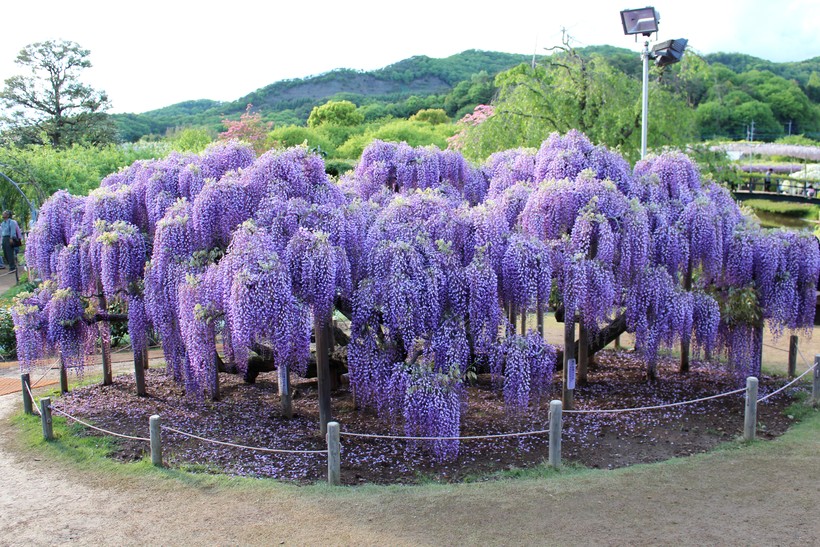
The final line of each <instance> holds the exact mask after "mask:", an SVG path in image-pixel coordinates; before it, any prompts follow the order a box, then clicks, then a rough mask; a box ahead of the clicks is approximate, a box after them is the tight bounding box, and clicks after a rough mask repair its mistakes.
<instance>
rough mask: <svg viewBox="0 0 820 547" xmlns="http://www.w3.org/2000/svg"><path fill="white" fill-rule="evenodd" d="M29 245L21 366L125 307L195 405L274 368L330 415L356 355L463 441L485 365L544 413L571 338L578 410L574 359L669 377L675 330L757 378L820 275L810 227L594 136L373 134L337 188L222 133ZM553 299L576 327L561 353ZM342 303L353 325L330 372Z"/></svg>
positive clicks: (394, 417)
mask: <svg viewBox="0 0 820 547" xmlns="http://www.w3.org/2000/svg"><path fill="white" fill-rule="evenodd" d="M26 252H27V259H28V261H29V264H30V265H32V266H33V267H35V268H36V269H37V270H38V271H39V273H40V275H41V277H42V278H43V279H44V280H45V281H44V282H43V283H42V284H41V285H40V286H39V287H38V289H37V290H36V291H35V292H34V293H32V294H24V295H21V296H20V297H19V298H18V301H17V303H16V305H15V308H14V320H15V325H16V328H17V337H18V346H19V348H18V354H19V355H20V356H21V363H22V365H23V366H24V367H28V366H31V365H32V364H35V363H37V362H38V361H39V360H42V359H45V358H47V357H49V356H50V355H54V354H58V355H60V356H61V358H62V360H63V362H64V363H65V364H66V365H67V366H77V367H81V366H82V365H83V364H84V362H85V357H86V356H87V355H88V354H89V352H92V351H94V348H95V345H96V344H99V343H100V340H102V343H103V344H104V343H105V335H104V331H105V329H104V328H103V329H102V330H101V329H99V328H95V327H96V323H100V322H101V321H112V320H117V319H125V318H126V317H127V321H128V328H129V334H130V337H131V342H132V345H133V347H134V352H135V357H139V358H138V359H135V360H136V361H138V364H137V366H135V373H136V374H137V379H138V390H141V393H143V394H144V393H145V388H144V383H143V384H142V387H139V386H140V381H141V380H140V378H141V374H142V368H143V366H142V365H143V363H142V360H141V359H142V357H141V356H142V355H143V354H144V349H145V347H146V343H147V342H146V340H147V333H148V332H149V330H152V331H153V332H155V333H156V335H157V336H158V338H159V339H160V341H161V343H162V349H163V352H164V355H165V362H166V366H167V374H169V375H170V376H172V377H173V378H174V379H175V380H176V381H178V382H180V383H182V384H184V386H185V389H186V393H187V394H188V395H189V396H191V397H204V396H210V397H213V398H216V397H218V396H219V376H220V373H222V374H225V373H239V374H243V375H244V376H245V378H246V380H247V381H249V382H250V381H253V379H254V378H255V377H256V375H257V374H259V373H260V372H264V371H273V370H276V371H277V378H278V385H279V392H280V396H281V401H282V413H283V415H285V416H290V414H291V412H292V410H291V405H292V403H291V400H290V395H289V388H288V385H289V382H290V378H291V376H292V375H293V374H298V375H305V374H307V373H308V371H311V372H312V371H313V370H315V371H316V374H317V376H318V379H319V392H320V397H319V400H320V429H321V430H324V428H325V426H326V424H327V422H328V421H329V420H330V418H331V398H330V391H331V385H332V380H334V379H335V378H336V376H337V375H338V374H339V373H340V372H341V367H346V368H347V372H348V374H349V380H350V384H351V387H352V388H353V390H354V392H355V395H356V400H357V403H358V405H359V406H361V407H368V408H371V409H373V410H374V411H375V412H376V413H378V414H379V415H380V416H382V417H383V418H384V420H385V423H386V424H399V425H400V427H403V429H404V431H405V432H406V433H407V434H409V435H413V436H433V437H454V436H458V433H459V431H460V424H461V412H462V408H464V406H465V405H464V404H463V403H464V401H465V398H466V397H468V396H469V391H470V390H469V389H467V387H468V385H469V382H470V379H471V378H474V375H475V374H476V373H488V374H490V375H491V376H492V379H493V383H494V385H496V386H497V387H498V389H499V390H500V392H501V393H502V394H503V399H504V401H505V404H506V405H507V407H508V409H509V410H510V412H513V413H521V412H526V411H527V409H529V408H534V406H535V405H537V404H538V401H539V400H542V399H543V398H544V397H547V396H549V395H550V393H551V390H552V388H553V385H554V380H553V375H554V371H555V369H556V361H557V360H558V354H559V353H561V354H562V355H563V361H564V362H563V365H564V366H563V381H562V382H561V386H562V396H563V399H564V403H565V405H566V407H569V408H571V407H572V405H573V387H574V386H573V375H572V373H573V372H574V368H573V363H574V361H575V358H576V356H577V358H578V377H579V381H584V380H585V379H586V375H587V373H588V372H587V369H586V362H587V358H588V356H589V354H590V353H593V352H595V351H597V350H599V349H600V348H602V347H603V346H604V345H605V344H606V343H607V342H608V341H611V340H612V339H613V338H614V337H615V336H617V335H618V334H621V333H623V332H630V333H633V334H634V335H635V339H636V346H637V350H638V351H639V352H640V354H641V355H642V357H643V359H644V360H645V362H646V373H647V378H648V379H650V380H654V379H655V378H656V377H657V362H658V354H659V351H660V349H661V348H662V347H670V346H671V345H672V344H678V343H681V344H684V345H685V347H687V348H688V347H689V346H690V345H692V347H693V349H694V351H701V350H702V351H704V352H705V353H706V354H708V355H715V354H716V353H717V352H718V351H719V350H723V351H724V352H725V353H726V354H727V355H728V363H729V366H731V367H732V368H733V370H736V371H737V373H738V374H739V375H740V374H759V371H760V357H759V355H760V340H761V337H760V336H761V332H762V328H763V325H764V323H768V325H769V326H770V328H771V329H772V330H773V331H774V332H775V333H776V334H779V333H781V332H783V331H784V330H786V329H790V330H793V329H808V328H810V327H811V325H812V323H813V318H814V317H813V315H814V294H815V293H814V290H815V285H816V280H817V277H818V270H820V255H819V254H818V248H817V240H816V238H814V236H812V235H810V234H798V233H793V232H781V231H771V230H764V229H762V228H760V227H759V226H758V225H756V224H755V223H754V222H753V221H752V220H750V219H748V218H746V217H744V216H743V215H742V214H741V212H740V210H739V209H738V207H737V206H736V205H735V203H734V202H733V201H732V199H731V196H730V195H729V194H728V193H727V192H726V191H725V190H723V189H722V188H719V187H718V186H716V185H714V184H713V183H711V182H709V181H706V180H703V179H702V177H701V176H700V174H699V173H698V171H697V169H696V168H695V166H694V165H693V164H692V162H691V161H690V160H689V159H688V158H687V157H686V156H684V155H682V154H676V153H667V154H662V155H660V156H656V157H651V158H648V159H647V160H645V161H642V162H639V163H638V165H636V167H635V169H634V170H633V169H630V167H629V165H628V164H627V162H626V161H625V160H624V159H623V158H622V157H621V156H619V155H618V154H617V153H615V152H612V151H610V150H608V149H606V148H605V147H602V146H595V145H593V144H592V143H591V142H590V141H589V139H587V137H586V136H584V135H583V134H581V133H579V132H577V131H570V132H569V133H567V134H566V135H563V136H561V135H558V134H553V135H551V136H550V137H549V138H548V139H547V140H545V141H544V142H543V143H542V145H541V147H540V148H539V149H538V150H534V149H514V150H508V151H505V152H500V153H497V154H494V155H492V156H491V157H490V158H488V159H487V161H486V162H484V163H483V164H482V165H480V166H476V165H472V164H470V163H468V162H466V161H465V159H464V158H463V157H462V156H461V155H460V154H459V153H458V152H455V151H451V150H448V151H442V150H439V149H437V148H435V147H419V148H413V147H410V146H408V145H407V144H404V143H389V142H381V141H376V142H374V143H373V144H371V145H370V146H368V147H367V149H366V150H365V151H364V153H363V155H362V157H361V160H360V162H359V164H358V166H357V167H356V169H355V171H354V172H352V173H351V174H349V175H347V176H345V177H343V178H342V179H341V180H338V181H337V180H332V179H330V178H328V176H327V175H326V174H325V171H324V165H323V162H322V160H321V158H319V157H318V156H316V155H313V154H311V153H310V152H308V150H306V149H305V148H302V147H296V148H290V149H285V150H271V151H269V152H266V153H265V154H263V155H262V156H260V157H258V158H257V157H256V156H255V154H254V153H253V150H252V149H250V148H249V147H247V146H244V145H240V144H238V143H236V142H228V143H219V144H215V145H212V147H211V148H209V149H208V150H206V151H205V152H204V153H203V154H202V155H173V156H169V157H168V158H166V159H163V160H157V161H149V162H137V163H135V164H134V165H132V166H131V167H129V168H127V169H125V170H123V171H121V172H119V173H117V174H114V175H111V176H109V177H107V178H106V179H105V180H103V181H102V183H101V185H100V188H99V189H98V190H95V191H94V192H92V193H91V194H90V195H89V196H85V197H78V196H71V195H69V194H67V193H65V192H60V193H57V194H55V195H54V196H52V198H51V199H50V200H49V201H48V203H47V204H46V205H44V206H43V212H42V214H41V217H40V220H39V221H38V223H37V225H36V226H35V228H34V231H33V233H32V236H31V238H30V240H29V244H28V246H27V251H26ZM114 305H116V306H117V307H118V308H119V309H125V310H126V311H127V313H126V314H125V315H124V316H117V315H116V314H112V313H110V310H111V308H112V306H114ZM550 309H551V310H553V311H555V312H556V316H563V318H564V319H563V320H564V324H565V336H564V340H563V341H561V340H559V341H552V342H553V344H555V342H558V343H557V344H555V345H553V344H549V343H548V342H547V340H545V337H544V332H543V314H544V313H545V312H547V311H548V310H550ZM338 314H342V315H344V316H346V317H347V318H348V319H349V320H350V335H349V341H347V344H346V348H345V350H346V352H345V354H346V358H345V359H344V361H343V362H339V363H336V361H334V364H335V365H338V366H334V367H332V368H331V366H330V364H331V363H330V355H329V353H330V350H329V347H330V345H331V339H332V337H333V336H334V333H333V328H332V318H333V317H334V316H337V317H338ZM533 316H534V317H535V321H534V322H532V321H531V319H532V318H533ZM576 323H577V324H579V325H580V333H581V334H580V337H579V340H576V339H575V324H576ZM519 327H520V328H519ZM101 335H102V336H101ZM556 346H558V347H560V350H557V349H556ZM561 346H563V347H561ZM576 346H577V350H576ZM314 364H315V368H314V366H313V365H314ZM683 368H684V369H685V367H683ZM432 447H433V451H434V453H435V455H436V456H437V457H438V458H440V459H448V458H452V457H454V456H456V455H457V454H458V442H456V441H452V440H438V441H436V442H435V443H432Z"/></svg>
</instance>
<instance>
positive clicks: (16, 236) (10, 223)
mask: <svg viewBox="0 0 820 547" xmlns="http://www.w3.org/2000/svg"><path fill="white" fill-rule="evenodd" d="M0 236H2V238H3V258H5V259H6V263H7V264H8V265H9V271H10V272H13V271H15V270H17V256H15V250H16V247H19V246H20V244H19V242H20V241H21V240H22V238H23V234H22V233H21V232H20V226H19V225H18V224H17V221H16V220H14V219H13V218H11V211H9V210H6V211H3V222H2V223H0ZM14 240H17V241H14ZM14 243H17V245H14Z"/></svg>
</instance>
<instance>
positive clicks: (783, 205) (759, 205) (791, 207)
mask: <svg viewBox="0 0 820 547" xmlns="http://www.w3.org/2000/svg"><path fill="white" fill-rule="evenodd" d="M743 205H747V206H748V207H750V208H752V209H754V210H755V211H764V212H766V213H773V214H777V215H783V216H788V217H794V218H806V219H811V220H817V218H818V214H819V213H820V207H818V206H817V205H811V204H808V203H790V202H784V201H769V200H767V199H747V200H745V201H744V202H743Z"/></svg>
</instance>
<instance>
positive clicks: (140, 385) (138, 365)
mask: <svg viewBox="0 0 820 547" xmlns="http://www.w3.org/2000/svg"><path fill="white" fill-rule="evenodd" d="M133 354H134V381H135V382H136V384H137V395H138V396H139V397H145V396H146V395H147V393H146V391H145V364H144V363H143V362H142V361H143V357H144V354H143V352H142V350H138V349H135V350H134V351H133Z"/></svg>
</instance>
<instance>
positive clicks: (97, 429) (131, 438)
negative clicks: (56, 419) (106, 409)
mask: <svg viewBox="0 0 820 547" xmlns="http://www.w3.org/2000/svg"><path fill="white" fill-rule="evenodd" d="M51 411H52V412H56V413H57V414H62V415H63V416H65V417H66V418H69V419H71V420H74V421H75V422H77V423H79V424H82V425H84V426H86V427H88V428H91V429H94V430H96V431H99V432H100V433H105V434H106V435H113V436H114V437H120V438H122V439H130V440H132V441H145V442H147V443H150V442H151V439H146V438H145V437H132V436H131V435H123V434H122V433H115V432H113V431H108V430H107V429H103V428H101V427H97V426H93V425H91V424H90V423H88V422H84V421H82V420H80V419H79V418H75V417H74V416H72V415H71V414H67V413H65V412H63V411H62V410H60V409H59V408H56V407H55V406H54V405H51Z"/></svg>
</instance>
